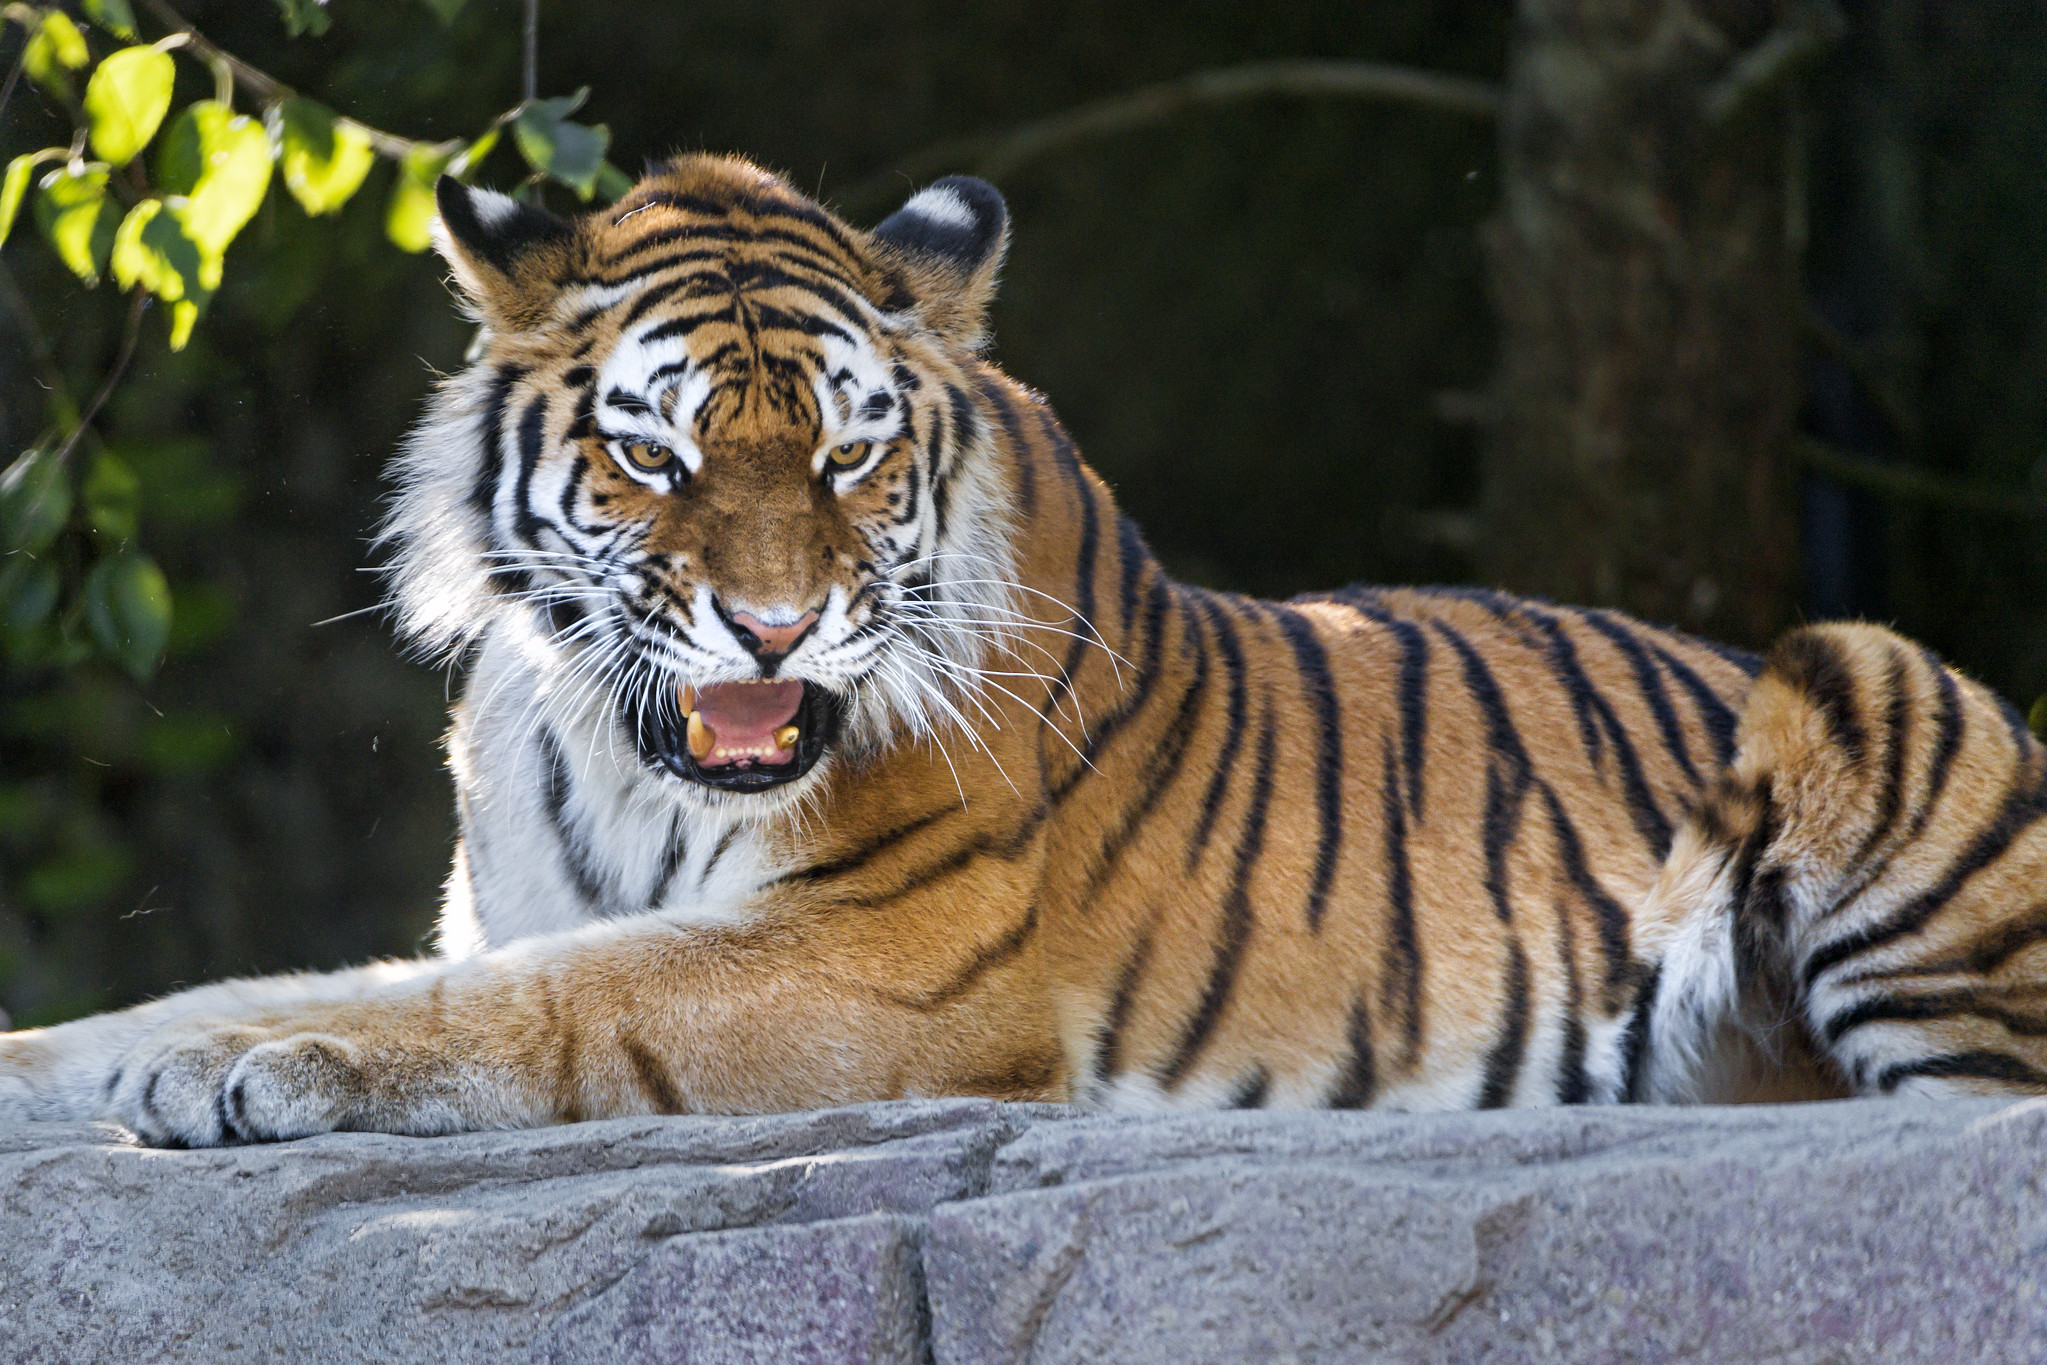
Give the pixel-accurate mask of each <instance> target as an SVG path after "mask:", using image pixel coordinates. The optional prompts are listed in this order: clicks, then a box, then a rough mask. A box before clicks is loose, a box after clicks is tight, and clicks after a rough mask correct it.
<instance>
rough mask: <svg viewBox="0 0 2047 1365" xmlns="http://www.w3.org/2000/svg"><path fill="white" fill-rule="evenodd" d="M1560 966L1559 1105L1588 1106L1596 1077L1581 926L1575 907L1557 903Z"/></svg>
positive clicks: (1558, 961) (1561, 901)
mask: <svg viewBox="0 0 2047 1365" xmlns="http://www.w3.org/2000/svg"><path fill="white" fill-rule="evenodd" d="M1556 917H1557V965H1558V966H1559V967H1561V968H1562V969H1563V973H1564V1017H1563V1029H1564V1037H1563V1046H1562V1048H1561V1049H1560V1050H1559V1051H1558V1054H1557V1077H1556V1094H1557V1103H1558V1104H1585V1103H1587V1102H1588V1101H1590V1100H1591V1098H1592V1077H1591V1074H1590V1073H1588V1072H1587V1071H1586V1070H1585V1017H1584V1009H1585V983H1584V982H1583V980H1581V979H1580V976H1579V972H1578V926H1577V923H1576V921H1575V920H1573V918H1572V915H1571V906H1570V904H1569V903H1568V902H1566V901H1563V900H1561V899H1559V900H1558V902H1557V904H1556Z"/></svg>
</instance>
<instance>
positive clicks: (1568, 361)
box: [1479, 0, 1800, 645]
mask: <svg viewBox="0 0 2047 1365" xmlns="http://www.w3.org/2000/svg"><path fill="white" fill-rule="evenodd" d="M1792 9H1793V5H1792V3H1790V0H1695V2H1694V3H1687V0H1519V4H1518V16H1517V17H1518V22H1519V31H1518V34H1517V41H1516V45H1515V48H1514V53H1513V58H1512V61H1511V67H1510V73H1509V90H1508V98H1507V105H1506V108H1505V110H1504V112H1503V122H1502V129H1501V177H1502V210H1501V213H1500V216H1499V217H1498V218H1497V219H1495V220H1494V221H1493V222H1492V223H1491V224H1489V225H1488V228H1487V233H1486V250H1487V255H1488V261H1489V267H1490V270H1491V276H1492V283H1493V289H1494V294H1495V299H1496V302H1497V305H1498V308H1499V311H1500V317H1501V324H1502V327H1501V344H1502V353H1501V362H1500V372H1499V376H1498V379H1497V381H1496V383H1497V389H1496V392H1495V399H1496V407H1495V411H1494V421H1493V427H1492V438H1491V445H1490V449H1489V451H1488V465H1487V469H1486V487H1485V492H1484V497H1483V506H1482V509H1481V517H1482V526H1483V532H1484V534H1483V535H1482V536H1481V537H1480V541H1479V559H1480V562H1479V568H1480V570H1481V572H1482V573H1483V574H1484V575H1485V576H1486V577H1487V578H1489V579H1491V580H1492V581H1494V582H1497V583H1499V584H1501V585H1503V586H1506V587H1509V588H1512V589H1515V590H1518V591H1523V592H1535V593H1542V594H1544V595H1547V596H1550V597H1554V598H1557V599H1559V600H1561V601H1566V602H1589V603H1602V604H1611V605H1614V606H1619V607H1622V608H1625V609H1626V610H1628V611H1632V612H1636V613H1639V614H1640V615H1642V616H1645V617H1648V618H1649V619H1651V620H1655V621H1660V622H1670V623H1675V624H1680V625H1683V626H1685V627H1686V628H1688V629H1692V630H1697V631H1701V632H1704V633H1708V634H1711V635H1714V636H1717V637H1720V638H1722V639H1726V640H1730V641H1735V642H1739V643H1743V644H1750V645H1754V644H1760V643H1762V642H1764V641H1766V640H1767V639H1768V638H1769V637H1770V636H1771V635H1772V634H1773V633H1775V632H1776V631H1777V630H1778V629H1780V628H1781V627H1782V626H1783V624H1784V623H1785V622H1786V620H1787V619H1788V617H1789V613H1790V610H1791V608H1792V605H1793V602H1794V600H1795V591H1796V574H1797V566H1798V556H1797V547H1796V543H1795V524H1796V523H1795V514H1794V507H1795V503H1794V500H1793V498H1792V496H1791V490H1792V488H1793V483H1792V480H1791V478H1790V473H1791V471H1790V470H1789V468H1788V458H1789V457H1788V454H1787V451H1788V438H1789V437H1790V436H1791V434H1792V431H1793V424H1794V422H1795V419H1796V415H1797V408H1798V400H1799V394H1800V376H1799V368H1798V338H1797V334H1796V326H1797V316H1798V315H1797V306H1798V302H1797V301H1798V295H1797V292H1796V279H1795V270H1796V267H1795V260H1794V257H1795V255H1796V252H1797V249H1798V246H1799V245H1800V243H1799V242H1798V240H1797V238H1798V236H1799V226H1798V223H1797V218H1798V214H1797V213H1796V212H1795V211H1794V212H1792V213H1791V214H1790V215H1789V222H1787V197H1786V180H1787V177H1786V167H1787V164H1788V163H1787V158H1786V155H1785V147H1786V145H1787V144H1786V141H1785V130H1784V123H1783V119H1784V113H1783V109H1784V101H1783V99H1782V97H1781V95H1779V94H1777V93H1773V91H1772V90H1771V89H1770V88H1769V87H1771V86H1772V85H1774V84H1775V82H1774V80H1772V79H1770V78H1769V76H1768V75H1766V74H1765V73H1762V72H1760V71H1758V70H1756V69H1755V68H1756V66H1757V62H1756V61H1755V60H1753V59H1752V60H1749V61H1747V62H1744V57H1745V55H1751V54H1760V53H1763V52H1764V51H1765V47H1762V46H1758V44H1764V43H1765V40H1772V39H1773V33H1774V35H1775V37H1774V39H1773V40H1774V41H1778V42H1780V43H1781V42H1782V39H1783V33H1782V32H1781V31H1777V30H1776V25H1777V24H1778V23H1779V21H1780V20H1783V19H1784V18H1785V16H1786V15H1787V13H1788V12H1790V11H1791V10H1792ZM1744 74H1745V75H1747V76H1748V77H1750V78H1752V80H1751V84H1752V85H1753V86H1755V87H1756V89H1755V91H1754V93H1753V94H1752V96H1751V97H1750V98H1747V99H1738V98H1735V96H1736V95H1737V94H1738V93H1739V91H1740V90H1741V89H1743V88H1746V87H1742V86H1741V85H1740V82H1741V80H1742V78H1743V76H1744ZM1775 74H1777V75H1781V74H1782V72H1781V71H1779V72H1777V73H1775ZM1730 80H1731V81H1733V82H1734V84H1732V85H1730V84H1727V82H1729V81H1730ZM1716 99H1717V100H1718V101H1719V104H1720V107H1719V108H1718V109H1717V111H1716V112H1717V115H1718V117H1716V116H1715V113H1709V109H1713V107H1714V103H1715V101H1716ZM1730 102H1731V103H1730ZM1787 228H1788V229H1789V230H1787Z"/></svg>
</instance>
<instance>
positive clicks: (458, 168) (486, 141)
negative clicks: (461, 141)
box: [448, 125, 504, 182]
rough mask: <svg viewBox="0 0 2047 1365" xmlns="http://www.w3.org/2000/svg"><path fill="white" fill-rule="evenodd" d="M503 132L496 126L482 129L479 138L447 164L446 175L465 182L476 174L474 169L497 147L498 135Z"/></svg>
mask: <svg viewBox="0 0 2047 1365" xmlns="http://www.w3.org/2000/svg"><path fill="white" fill-rule="evenodd" d="M503 131H504V130H503V129H501V128H499V127H497V126H496V125H492V126H491V127H489V128H486V129H484V130H483V135H482V136H481V137H479V138H477V139H476V141H474V142H472V143H470V144H469V145H468V146H467V147H464V148H463V149H462V150H461V151H460V152H457V153H456V154H455V159H454V160H453V161H450V162H449V163H448V174H449V175H452V176H454V177H455V178H456V179H457V180H461V181H464V182H466V181H467V180H468V179H469V177H470V176H472V175H474V174H476V169H477V167H479V166H481V165H482V164H483V159H484V158H485V157H487V156H489V155H490V154H491V152H492V151H493V150H494V149H495V148H496V147H497V145H498V135H499V134H500V133H501V132H503Z"/></svg>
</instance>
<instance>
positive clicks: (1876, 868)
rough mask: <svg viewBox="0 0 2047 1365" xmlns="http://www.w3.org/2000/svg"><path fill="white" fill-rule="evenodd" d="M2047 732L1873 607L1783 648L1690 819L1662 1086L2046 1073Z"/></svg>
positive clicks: (1677, 1091) (2025, 1087) (1678, 877)
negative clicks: (2044, 737)
mask: <svg viewBox="0 0 2047 1365" xmlns="http://www.w3.org/2000/svg"><path fill="white" fill-rule="evenodd" d="M2043 815H2047V751H2043V750H2042V748H2041V746H2040V745H2039V744H2038V743H2036V742H2035V741H2034V740H2033V738H2032V737H2031V735H2029V734H2028V733H2027V731H2026V729H2025V726H2024V724H2023V723H2022V722H2020V721H2019V720H2018V718H2017V717H2016V716H2015V715H2013V714H2012V712H2011V711H2010V709H2009V708H2008V707H2005V706H2003V705H2002V704H2001V703H2000V702H1999V701H1998V700H1997V699H1996V698H1995V697H1994V696H1992V695H1991V694H1990V693H1989V692H1987V691H1986V690H1984V689H1983V688H1981V687H1978V686H1977V685H1975V684H1974V683H1972V682H1969V681H1968V680H1967V679H1964V678H1961V677H1959V676H1958V675H1956V674H1955V673H1954V672H1952V671H1951V670H1949V669H1947V668H1946V667H1944V666H1943V665H1942V664H1941V663H1940V662H1939V661H1938V660H1937V659H1935V658H1934V657H1933V656H1932V655H1931V654H1929V653H1927V652H1926V651H1925V650H1923V649H1921V648H1919V647H1918V646H1916V645H1914V644H1912V643H1910V642H1908V641H1906V640H1903V639H1900V638H1899V637H1898V636H1896V635H1894V634H1892V633H1891V632H1889V631H1886V630H1882V629H1880V628H1878V627H1874V626H1867V625H1829V626H1815V627H1807V628H1804V629H1801V630H1797V631H1794V632H1792V633H1791V634H1790V635H1788V636H1786V637H1785V638H1784V640H1783V641H1781V642H1780V643H1779V644H1778V646H1777V648H1776V649H1775V650H1774V651H1773V652H1772V654H1771V656H1770V659H1769V662H1768V664H1767V666H1766V667H1765V668H1764V670H1763V672H1762V674H1761V675H1760V676H1759V677H1758V678H1757V680H1756V683H1755V686H1754V688H1753V689H1752V690H1751V692H1750V695H1749V698H1748V700H1747V702H1746V703H1745V706H1744V710H1743V712H1742V716H1741V722H1740V730H1739V733H1738V737H1737V746H1736V755H1735V760H1734V762H1733V764H1732V765H1731V766H1730V768H1729V770H1728V771H1727V772H1725V773H1723V774H1722V775H1721V777H1720V778H1719V779H1718V781H1717V783H1716V784H1715V786H1714V787H1713V788H1712V789H1711V790H1710V791H1709V792H1708V793H1707V795H1706V797H1705V799H1704V800H1703V801H1702V803H1701V805H1700V808H1699V810H1698V811H1697V812H1696V813H1695V814H1694V816H1693V817H1692V818H1691V820H1690V821H1689V822H1688V824H1687V827H1686V828H1685V829H1684V830H1683V831H1682V832H1681V833H1680V835H1679V837H1678V839H1677V842H1676V844H1675V846H1674V847H1673V850H1672V854H1671V857H1670V859H1669V861H1668V863H1667V864H1666V865H1665V868H1664V871H1663V874H1662V877H1661V879H1660V880H1659V882H1658V884H1657V887H1656V890H1655V892H1654V893H1653V901H1652V905H1651V911H1652V913H1651V915H1650V917H1649V918H1650V919H1651V920H1652V921H1659V922H1662V923H1664V924H1667V925H1669V926H1670V928H1669V930H1668V931H1667V934H1666V941H1665V942H1664V943H1663V945H1662V948H1663V953H1664V958H1663V962H1664V966H1663V973H1662V982H1661V990H1660V992H1659V995H1658V998H1657V1002H1656V1008H1655V1011H1654V1014H1653V1023H1652V1028H1651V1038H1652V1043H1651V1052H1650V1064H1649V1066H1648V1068H1647V1076H1648V1085H1647V1087H1646V1089H1647V1094H1646V1095H1645V1098H1651V1099H1665V1100H1715V1099H1739V1098H1758V1097H1772V1098H1774V1097H1775V1094H1774V1093H1773V1092H1772V1091H1771V1090H1770V1089H1769V1085H1770V1083H1771V1082H1772V1081H1773V1080H1777V1081H1781V1079H1782V1078H1783V1077H1784V1075H1785V1074H1786V1073H1788V1072H1792V1071H1796V1070H1798V1069H1800V1068H1801V1067H1807V1068H1810V1069H1811V1070H1812V1071H1813V1073H1814V1076H1815V1078H1816V1082H1817V1083H1818V1084H1820V1085H1821V1086H1822V1087H1823V1088H1822V1090H1821V1093H1825V1089H1824V1087H1825V1086H1829V1085H1831V1086H1833V1087H1838V1091H1837V1093H1860V1094H1891V1093H1926V1094H1956V1093H1968V1094H1985V1093H1999V1094H2009V1093H2014V1092H2018V1093H2038V1092H2043V1091H2047V821H2043V819H2042V817H2043Z"/></svg>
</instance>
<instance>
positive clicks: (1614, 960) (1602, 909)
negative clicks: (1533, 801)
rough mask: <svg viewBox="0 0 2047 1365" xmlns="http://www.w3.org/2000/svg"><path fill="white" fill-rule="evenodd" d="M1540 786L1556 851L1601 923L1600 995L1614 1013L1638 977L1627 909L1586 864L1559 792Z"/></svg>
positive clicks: (1573, 883)
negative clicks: (1602, 967) (1630, 951)
mask: <svg viewBox="0 0 2047 1365" xmlns="http://www.w3.org/2000/svg"><path fill="white" fill-rule="evenodd" d="M1537 785H1538V786H1540V787H1541V789H1542V797H1543V801H1544V802H1545V803H1546V804H1547V805H1548V807H1549V820H1550V828H1552V829H1553V830H1555V831H1556V836H1557V853H1558V855H1559V856H1560V857H1561V858H1562V859H1563V863H1564V876H1565V877H1566V878H1567V879H1568V880H1569V881H1570V883H1571V885H1572V887H1573V888H1575V889H1576V890H1577V892H1578V894H1579V896H1581V897H1582V898H1583V899H1584V901H1585V903H1586V904H1587V905H1589V906H1591V907H1592V913H1593V917H1594V918H1595V919H1596V920H1597V922H1598V925H1599V953H1600V959H1601V961H1602V962H1603V963H1604V964H1605V971H1604V973H1603V977H1604V982H1603V990H1602V993H1601V995H1602V1001H1603V1003H1604V1005H1605V1007H1606V1009H1607V1011H1608V1012H1609V1013H1611V1012H1612V1011H1613V1010H1614V1009H1616V1008H1618V1007H1619V1002H1620V998H1621V995H1622V993H1623V992H1624V991H1625V990H1626V988H1627V987H1628V985H1629V984H1630V982H1631V981H1632V979H1633V977H1634V976H1635V966H1634V963H1633V961H1632V960H1631V959H1630V958H1629V956H1628V940H1629V922H1628V912H1627V909H1626V908H1625V907H1624V906H1622V904H1621V903H1620V902H1619V901H1617V900H1615V899H1614V898H1613V896H1612V895H1611V894H1610V893H1609V892H1608V891H1607V889H1606V888H1605V887H1604V886H1601V885H1600V884H1599V879H1598V878H1597V877H1594V876H1593V875H1592V870H1591V869H1590V868H1589V867H1587V866H1586V865H1585V846H1584V845H1583V844H1582V843H1580V842H1579V840H1578V830H1577V827H1576V826H1574V825H1573V824H1572V823H1571V819H1570V817H1569V816H1568V815H1566V814H1564V805H1563V802H1561V801H1559V800H1557V794H1556V793H1555V792H1554V791H1552V790H1550V785H1549V783H1547V782H1542V783H1538V784H1537Z"/></svg>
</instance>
